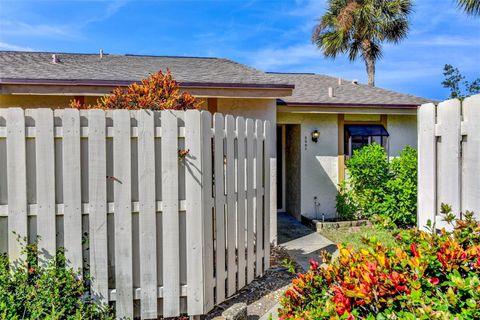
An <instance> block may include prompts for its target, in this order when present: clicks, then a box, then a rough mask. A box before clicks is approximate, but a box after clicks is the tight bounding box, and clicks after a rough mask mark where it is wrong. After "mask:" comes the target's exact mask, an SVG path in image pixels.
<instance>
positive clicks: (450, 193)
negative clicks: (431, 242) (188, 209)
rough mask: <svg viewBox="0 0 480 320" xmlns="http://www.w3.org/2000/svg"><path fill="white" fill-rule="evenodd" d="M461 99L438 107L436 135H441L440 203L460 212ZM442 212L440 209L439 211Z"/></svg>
mask: <svg viewBox="0 0 480 320" xmlns="http://www.w3.org/2000/svg"><path fill="white" fill-rule="evenodd" d="M460 111H461V110H460V101H458V100H448V101H444V102H441V103H440V104H439V105H438V107H437V126H436V135H437V136H440V137H441V143H440V144H439V149H438V151H437V154H438V160H437V161H438V162H437V163H438V168H437V170H438V171H439V172H448V174H442V175H438V176H437V188H438V203H437V208H440V204H441V203H442V202H443V203H448V204H449V205H450V206H452V212H453V213H454V214H456V215H459V214H460V211H461V205H460V157H461V155H460V152H461V151H460V140H461V136H460ZM438 210H439V209H438ZM438 212H440V211H438Z"/></svg>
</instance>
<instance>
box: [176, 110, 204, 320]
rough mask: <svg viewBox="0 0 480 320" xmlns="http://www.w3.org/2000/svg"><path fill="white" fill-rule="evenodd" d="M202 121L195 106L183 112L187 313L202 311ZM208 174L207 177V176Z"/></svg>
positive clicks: (199, 312) (196, 313) (192, 314)
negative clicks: (186, 151)
mask: <svg viewBox="0 0 480 320" xmlns="http://www.w3.org/2000/svg"><path fill="white" fill-rule="evenodd" d="M201 125H202V122H201V114H200V112H199V111H197V110H188V111H187V112H186V113H185V150H188V154H187V155H186V156H185V158H184V159H182V160H181V161H182V163H183V165H184V166H185V195H186V224H187V225H186V228H187V229H186V236H187V311H188V314H189V315H190V316H194V315H201V314H203V313H204V309H203V306H204V291H203V287H204V285H206V282H205V279H204V265H205V264H204V261H203V259H204V255H203V250H202V247H203V238H204V232H205V231H204V228H203V227H202V224H203V221H204V216H205V205H204V203H203V202H202V193H203V192H205V191H204V186H203V184H202V181H203V180H204V177H203V174H204V173H203V172H202V162H203V161H202V160H203V152H204V150H203V148H202V134H201V132H202V127H201ZM207 178H208V177H207Z"/></svg>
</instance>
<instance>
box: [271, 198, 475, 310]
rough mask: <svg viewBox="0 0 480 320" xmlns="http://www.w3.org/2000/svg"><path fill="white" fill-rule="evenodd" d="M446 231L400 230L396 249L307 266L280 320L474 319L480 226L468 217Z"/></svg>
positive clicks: (370, 248) (343, 251)
mask: <svg viewBox="0 0 480 320" xmlns="http://www.w3.org/2000/svg"><path fill="white" fill-rule="evenodd" d="M443 211H444V214H445V215H446V219H447V220H450V221H451V222H452V223H454V224H455V227H454V230H453V231H452V232H446V231H445V230H442V231H441V232H440V233H434V232H425V231H420V230H418V229H411V230H403V231H401V232H399V233H398V234H397V236H396V239H397V242H398V245H397V246H396V247H392V248H389V247H386V246H384V245H382V244H381V243H377V242H375V241H374V240H373V241H372V240H367V239H365V242H366V243H367V244H368V245H367V246H366V249H360V250H359V251H355V250H353V249H351V248H349V247H346V246H344V245H339V256H338V257H337V258H336V259H332V258H331V256H328V255H327V254H324V255H323V256H322V258H323V259H324V261H326V263H324V264H323V265H319V264H318V262H315V261H311V262H310V270H309V271H308V272H306V273H303V274H298V275H297V277H296V278H295V279H294V280H293V285H292V287H291V288H290V289H289V290H287V291H286V292H285V295H284V297H283V299H282V307H281V309H280V310H279V312H280V319H349V320H351V319H480V223H479V222H478V221H476V220H475V219H474V216H473V213H471V212H467V213H466V214H465V215H464V219H463V220H458V221H453V220H454V216H453V215H452V214H451V209H450V208H449V207H448V206H445V205H444V206H443Z"/></svg>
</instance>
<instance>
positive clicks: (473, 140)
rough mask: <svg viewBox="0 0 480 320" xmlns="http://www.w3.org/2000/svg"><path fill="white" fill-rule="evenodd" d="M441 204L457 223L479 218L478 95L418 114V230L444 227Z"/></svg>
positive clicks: (430, 106) (423, 108)
mask: <svg viewBox="0 0 480 320" xmlns="http://www.w3.org/2000/svg"><path fill="white" fill-rule="evenodd" d="M441 203H446V204H449V205H450V206H452V210H453V213H454V214H456V215H457V216H458V217H459V218H460V217H461V216H460V215H461V213H462V212H463V213H464V212H465V211H467V210H469V211H473V212H475V214H476V217H477V218H478V217H480V95H475V96H472V97H469V98H466V99H465V100H464V101H463V102H460V101H459V100H457V99H452V100H447V101H444V102H441V103H439V104H438V105H437V106H435V105H434V104H432V103H428V104H424V105H422V106H420V108H419V111H418V225H419V227H424V226H425V225H426V224H427V221H428V220H431V221H432V223H433V222H434V223H435V225H436V228H437V229H441V228H442V227H446V228H448V226H447V225H446V223H445V222H444V221H442V219H441V217H439V216H438V215H439V214H440V205H441Z"/></svg>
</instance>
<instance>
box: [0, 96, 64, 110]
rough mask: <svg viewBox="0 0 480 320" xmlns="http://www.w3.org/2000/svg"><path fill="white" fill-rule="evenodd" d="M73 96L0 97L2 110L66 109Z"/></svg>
mask: <svg viewBox="0 0 480 320" xmlns="http://www.w3.org/2000/svg"><path fill="white" fill-rule="evenodd" d="M72 99H73V96H42V95H8V94H6V95H3V94H2V95H0V108H13V107H20V108H54V109H56V108H65V107H67V106H68V104H69V103H70V101H71V100H72Z"/></svg>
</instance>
